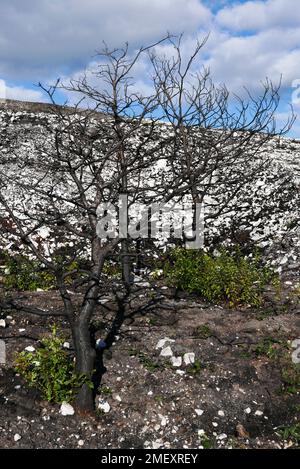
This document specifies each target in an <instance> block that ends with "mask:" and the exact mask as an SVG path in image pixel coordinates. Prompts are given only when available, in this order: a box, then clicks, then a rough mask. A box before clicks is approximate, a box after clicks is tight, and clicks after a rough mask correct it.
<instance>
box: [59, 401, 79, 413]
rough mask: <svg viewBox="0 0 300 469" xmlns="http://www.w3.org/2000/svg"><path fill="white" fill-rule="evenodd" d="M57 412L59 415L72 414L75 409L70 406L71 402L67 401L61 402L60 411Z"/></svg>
mask: <svg viewBox="0 0 300 469" xmlns="http://www.w3.org/2000/svg"><path fill="white" fill-rule="evenodd" d="M59 413H60V414H61V415H64V416H66V415H74V414H75V410H74V408H73V407H72V406H71V404H69V403H68V402H63V403H62V404H61V406H60V411H59Z"/></svg>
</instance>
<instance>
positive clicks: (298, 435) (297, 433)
mask: <svg viewBox="0 0 300 469" xmlns="http://www.w3.org/2000/svg"><path fill="white" fill-rule="evenodd" d="M278 434H279V436H280V437H281V438H282V439H283V440H289V439H291V440H294V441H295V443H299V442H300V423H296V424H295V425H291V426H289V427H284V426H282V427H280V428H279V430H278Z"/></svg>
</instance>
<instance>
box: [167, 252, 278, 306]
mask: <svg viewBox="0 0 300 469" xmlns="http://www.w3.org/2000/svg"><path fill="white" fill-rule="evenodd" d="M165 274H166V276H167V277H168V279H169V280H170V281H171V283H172V284H173V285H174V286H176V287H177V288H178V289H180V290H184V291H187V292H189V293H196V294H198V295H199V296H201V297H202V298H203V299H205V300H207V301H209V302H212V303H221V302H226V303H228V304H229V306H231V307H233V306H237V305H240V304H243V305H247V304H249V305H251V306H260V305H261V304H262V293H263V290H264V288H265V287H266V285H268V284H269V283H270V282H272V281H273V282H275V281H276V275H275V274H274V273H273V272H272V271H271V270H270V269H269V268H267V267H264V266H262V265H261V262H260V259H259V257H258V256H257V257H254V258H246V257H243V256H242V255H241V254H240V253H239V252H234V253H229V252H227V251H225V250H224V249H222V250H221V251H220V252H219V253H218V255H211V254H208V253H206V252H204V251H194V250H186V249H181V248H177V249H175V250H174V251H173V252H172V253H171V260H170V262H169V263H168V265H167V266H166V267H165Z"/></svg>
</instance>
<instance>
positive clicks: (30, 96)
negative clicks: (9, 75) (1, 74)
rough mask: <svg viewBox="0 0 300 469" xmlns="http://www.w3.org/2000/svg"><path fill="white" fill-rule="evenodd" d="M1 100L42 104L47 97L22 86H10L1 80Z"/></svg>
mask: <svg viewBox="0 0 300 469" xmlns="http://www.w3.org/2000/svg"><path fill="white" fill-rule="evenodd" d="M0 99H16V100H18V101H31V102H32V101H35V102H41V101H45V96H44V95H43V94H42V93H41V92H40V91H36V90H31V89H29V88H24V87H22V86H8V85H7V84H6V82H5V81H4V80H0Z"/></svg>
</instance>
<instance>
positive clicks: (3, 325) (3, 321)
mask: <svg viewBox="0 0 300 469" xmlns="http://www.w3.org/2000/svg"><path fill="white" fill-rule="evenodd" d="M0 327H6V322H5V319H0Z"/></svg>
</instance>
